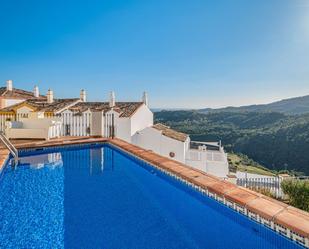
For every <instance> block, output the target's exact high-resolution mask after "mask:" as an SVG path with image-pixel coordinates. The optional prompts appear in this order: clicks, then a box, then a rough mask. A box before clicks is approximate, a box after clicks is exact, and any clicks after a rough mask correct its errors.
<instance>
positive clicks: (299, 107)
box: [199, 95, 309, 115]
mask: <svg viewBox="0 0 309 249" xmlns="http://www.w3.org/2000/svg"><path fill="white" fill-rule="evenodd" d="M199 112H201V113H209V112H280V113H285V114H290V115H298V114H304V113H309V95H306V96H301V97H295V98H289V99H283V100H280V101H276V102H272V103H270V104H261V105H248V106H240V107H233V106H228V107H224V108H218V109H213V108H204V109H199Z"/></svg>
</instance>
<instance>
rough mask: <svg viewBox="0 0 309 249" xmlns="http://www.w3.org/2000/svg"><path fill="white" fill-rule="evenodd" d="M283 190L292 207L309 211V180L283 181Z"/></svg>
mask: <svg viewBox="0 0 309 249" xmlns="http://www.w3.org/2000/svg"><path fill="white" fill-rule="evenodd" d="M281 188H282V190H283V192H284V193H285V194H286V195H288V196H289V202H290V204H291V205H293V206H295V207H297V208H300V209H303V210H305V211H309V180H295V179H287V180H283V181H282V183H281Z"/></svg>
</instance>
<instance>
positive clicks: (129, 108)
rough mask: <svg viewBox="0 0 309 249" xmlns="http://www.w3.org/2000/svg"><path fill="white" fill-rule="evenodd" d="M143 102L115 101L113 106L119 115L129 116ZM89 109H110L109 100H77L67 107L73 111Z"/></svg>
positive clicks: (105, 110) (79, 111)
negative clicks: (77, 101)
mask: <svg viewBox="0 0 309 249" xmlns="http://www.w3.org/2000/svg"><path fill="white" fill-rule="evenodd" d="M142 104H143V102H116V103H115V107H114V108H113V109H114V110H115V111H116V112H118V113H120V115H119V116H120V117H131V116H132V115H133V114H134V113H135V112H136V110H137V109H138V108H139V107H140V106H141V105H142ZM88 109H89V110H90V111H103V112H107V111H109V110H111V108H110V107H109V102H79V103H77V104H76V105H74V106H71V107H70V108H69V110H70V111H73V112H78V113H81V112H84V111H87V110H88Z"/></svg>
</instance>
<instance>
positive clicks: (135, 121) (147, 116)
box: [106, 104, 153, 143]
mask: <svg viewBox="0 0 309 249" xmlns="http://www.w3.org/2000/svg"><path fill="white" fill-rule="evenodd" d="M111 113H114V116H115V129H116V131H115V135H116V137H118V138H120V139H122V140H124V141H126V142H128V143H131V142H132V136H133V135H134V134H136V132H138V131H140V130H143V129H144V128H146V127H150V126H152V125H153V113H152V112H151V111H150V109H149V108H148V107H147V106H146V105H144V104H143V105H142V106H140V107H139V108H138V109H137V110H136V112H135V113H134V114H133V115H132V116H131V117H127V118H125V117H123V118H121V117H119V114H118V113H117V112H112V111H109V112H107V113H106V117H107V115H108V114H111Z"/></svg>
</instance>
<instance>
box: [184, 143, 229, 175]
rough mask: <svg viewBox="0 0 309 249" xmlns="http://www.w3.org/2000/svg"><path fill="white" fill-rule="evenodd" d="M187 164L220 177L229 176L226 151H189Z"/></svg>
mask: <svg viewBox="0 0 309 249" xmlns="http://www.w3.org/2000/svg"><path fill="white" fill-rule="evenodd" d="M186 164H187V165H189V166H191V167H193V168H196V169H199V170H202V171H204V172H206V173H208V174H211V175H215V176H218V177H226V176H227V175H228V174H229V167H228V162H227V156H226V154H225V152H224V151H199V150H193V149H191V150H188V151H187V155H186Z"/></svg>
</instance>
